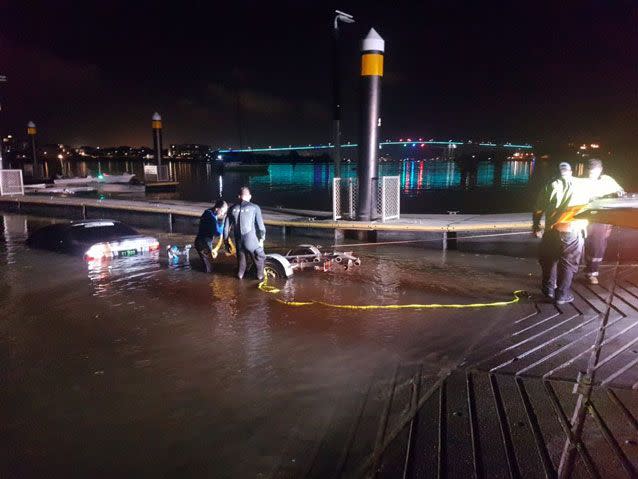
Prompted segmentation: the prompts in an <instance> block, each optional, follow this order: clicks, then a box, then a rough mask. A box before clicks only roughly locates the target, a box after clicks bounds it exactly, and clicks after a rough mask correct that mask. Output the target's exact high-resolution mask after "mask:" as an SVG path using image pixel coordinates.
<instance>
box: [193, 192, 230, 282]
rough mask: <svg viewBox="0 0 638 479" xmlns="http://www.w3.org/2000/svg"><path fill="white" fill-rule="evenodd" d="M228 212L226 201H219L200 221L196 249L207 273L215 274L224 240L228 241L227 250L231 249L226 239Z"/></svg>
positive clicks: (206, 211)
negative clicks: (216, 260)
mask: <svg viewBox="0 0 638 479" xmlns="http://www.w3.org/2000/svg"><path fill="white" fill-rule="evenodd" d="M227 212H228V204H226V202H225V201H224V200H217V201H216V202H215V204H214V205H213V207H212V208H208V209H207V210H205V211H204V213H202V216H201V217H200V219H199V231H198V232H197V237H196V238H195V249H196V250H197V253H198V254H199V257H200V258H201V259H202V263H204V269H205V270H206V272H207V273H212V272H213V260H214V259H215V258H217V255H218V253H219V251H220V249H221V247H222V245H223V240H224V239H226V246H227V249H229V248H230V244H229V242H228V240H227V238H225V237H224V225H225V222H226V213H227Z"/></svg>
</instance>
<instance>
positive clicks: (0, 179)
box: [0, 170, 24, 196]
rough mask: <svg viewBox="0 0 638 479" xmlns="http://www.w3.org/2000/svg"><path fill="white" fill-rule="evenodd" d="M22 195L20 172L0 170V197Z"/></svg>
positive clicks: (22, 184) (22, 186) (22, 187)
mask: <svg viewBox="0 0 638 479" xmlns="http://www.w3.org/2000/svg"><path fill="white" fill-rule="evenodd" d="M5 195H24V182H23V180H22V170H0V196H5Z"/></svg>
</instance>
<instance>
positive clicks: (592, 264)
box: [585, 223, 611, 276]
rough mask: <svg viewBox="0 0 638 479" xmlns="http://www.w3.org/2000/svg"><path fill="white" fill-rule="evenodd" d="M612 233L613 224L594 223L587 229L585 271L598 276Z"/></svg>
mask: <svg viewBox="0 0 638 479" xmlns="http://www.w3.org/2000/svg"><path fill="white" fill-rule="evenodd" d="M610 234H611V225H601V224H597V223H593V224H591V225H589V228H588V229H587V239H586V240H585V273H587V274H588V275H590V276H598V270H599V269H600V263H602V262H603V258H604V257H605V251H606V250H607V240H608V239H609V235H610Z"/></svg>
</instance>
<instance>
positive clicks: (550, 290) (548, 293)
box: [541, 285, 556, 299]
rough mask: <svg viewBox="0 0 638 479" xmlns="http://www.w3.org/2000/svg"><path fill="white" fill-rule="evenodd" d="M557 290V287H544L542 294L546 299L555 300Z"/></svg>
mask: <svg viewBox="0 0 638 479" xmlns="http://www.w3.org/2000/svg"><path fill="white" fill-rule="evenodd" d="M555 289H556V285H543V287H542V288H541V293H543V296H545V298H547V299H554V296H555V294H554V290H555Z"/></svg>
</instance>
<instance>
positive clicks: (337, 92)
mask: <svg viewBox="0 0 638 479" xmlns="http://www.w3.org/2000/svg"><path fill="white" fill-rule="evenodd" d="M339 22H343V23H354V17H353V16H352V15H349V14H347V13H344V12H341V11H339V10H335V19H334V24H333V30H332V32H333V45H332V48H333V52H332V96H333V101H334V116H333V122H332V140H333V142H334V149H333V159H334V165H335V168H334V169H335V171H334V176H335V178H338V177H340V176H341V82H340V81H339Z"/></svg>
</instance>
